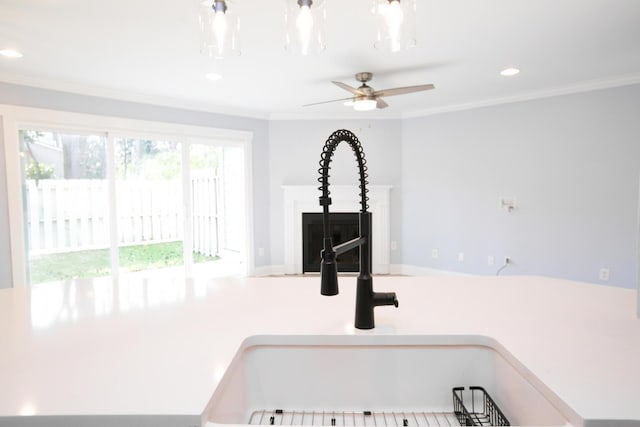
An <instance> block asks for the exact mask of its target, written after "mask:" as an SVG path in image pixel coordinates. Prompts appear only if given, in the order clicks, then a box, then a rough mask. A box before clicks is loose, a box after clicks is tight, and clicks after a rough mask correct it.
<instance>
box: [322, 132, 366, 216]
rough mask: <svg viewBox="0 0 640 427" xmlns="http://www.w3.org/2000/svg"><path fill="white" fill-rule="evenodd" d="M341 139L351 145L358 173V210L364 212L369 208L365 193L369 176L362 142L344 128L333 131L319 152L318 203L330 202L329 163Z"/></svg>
mask: <svg viewBox="0 0 640 427" xmlns="http://www.w3.org/2000/svg"><path fill="white" fill-rule="evenodd" d="M342 141H346V142H347V143H348V144H349V146H351V149H352V150H353V153H354V154H355V156H356V162H357V163H358V174H359V189H360V194H359V196H360V212H362V213H366V212H367V211H368V209H369V204H368V202H369V196H368V194H367V193H368V192H369V190H368V189H367V184H369V182H368V181H367V178H368V177H369V175H368V173H367V171H368V167H367V160H366V159H365V156H364V149H363V148H362V144H361V143H360V141H359V140H358V138H357V137H356V136H355V135H354V134H353V132H351V131H349V130H346V129H339V130H337V131H335V132H333V133H332V134H331V135H330V136H329V138H328V139H327V141H326V142H325V144H324V147H323V149H322V153H321V154H320V162H319V164H320V167H319V168H318V173H319V174H320V177H319V178H318V182H319V183H320V186H319V187H318V190H320V192H321V193H322V196H321V197H320V204H321V205H325V204H331V199H330V195H331V192H330V191H329V177H330V175H329V170H330V169H331V167H330V166H329V165H330V164H331V159H332V157H333V153H334V152H335V150H336V148H337V146H338V144H340V143H341V142H342Z"/></svg>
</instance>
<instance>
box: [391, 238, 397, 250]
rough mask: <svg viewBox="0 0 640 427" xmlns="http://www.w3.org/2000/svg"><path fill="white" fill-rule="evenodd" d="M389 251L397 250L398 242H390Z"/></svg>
mask: <svg viewBox="0 0 640 427" xmlns="http://www.w3.org/2000/svg"><path fill="white" fill-rule="evenodd" d="M391 250H392V251H396V250H398V242H396V241H395V240H393V241H392V242H391Z"/></svg>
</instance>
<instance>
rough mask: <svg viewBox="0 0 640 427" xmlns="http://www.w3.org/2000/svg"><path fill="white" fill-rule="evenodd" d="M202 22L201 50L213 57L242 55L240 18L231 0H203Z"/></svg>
mask: <svg viewBox="0 0 640 427" xmlns="http://www.w3.org/2000/svg"><path fill="white" fill-rule="evenodd" d="M198 18H199V19H198V20H199V22H200V52H201V53H202V54H203V55H207V56H210V57H212V58H218V59H221V58H229V57H233V56H238V55H240V39H239V33H240V19H239V18H238V16H236V15H235V14H234V13H233V2H232V1H230V0H202V1H201V3H200V11H199V16H198Z"/></svg>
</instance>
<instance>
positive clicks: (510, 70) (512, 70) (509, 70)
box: [500, 68, 520, 77]
mask: <svg viewBox="0 0 640 427" xmlns="http://www.w3.org/2000/svg"><path fill="white" fill-rule="evenodd" d="M519 72H520V70H518V69H517V68H505V69H504V70H502V71H500V74H502V75H503V76H507V77H509V76H515V75H516V74H518V73H519Z"/></svg>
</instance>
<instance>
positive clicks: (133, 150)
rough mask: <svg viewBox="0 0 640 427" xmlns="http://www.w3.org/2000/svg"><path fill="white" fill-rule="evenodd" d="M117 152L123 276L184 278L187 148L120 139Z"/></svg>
mask: <svg viewBox="0 0 640 427" xmlns="http://www.w3.org/2000/svg"><path fill="white" fill-rule="evenodd" d="M114 148H115V150H114V151H115V172H116V210H117V223H118V252H119V257H118V259H119V268H120V273H127V272H137V271H145V275H149V274H151V273H152V272H158V273H160V274H163V275H166V274H171V275H176V276H178V275H179V276H183V275H184V270H183V268H182V267H183V265H184V258H183V242H182V240H183V211H182V204H183V203H182V200H183V195H182V194H183V193H182V165H181V144H180V143H177V142H171V141H158V140H151V139H132V138H120V139H115V147H114ZM170 267H171V268H172V269H169V270H167V268H170ZM158 269H162V270H161V271H157V270H158Z"/></svg>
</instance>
